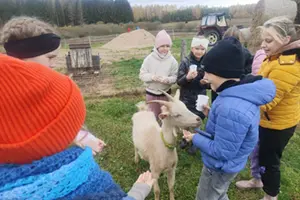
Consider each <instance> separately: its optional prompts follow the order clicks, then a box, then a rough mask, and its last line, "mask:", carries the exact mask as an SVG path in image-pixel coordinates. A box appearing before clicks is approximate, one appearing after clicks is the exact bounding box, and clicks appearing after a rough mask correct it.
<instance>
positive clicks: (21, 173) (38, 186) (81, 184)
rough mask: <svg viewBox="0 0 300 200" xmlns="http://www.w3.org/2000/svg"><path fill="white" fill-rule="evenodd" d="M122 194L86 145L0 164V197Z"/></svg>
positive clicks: (108, 199) (116, 199) (110, 197)
mask: <svg viewBox="0 0 300 200" xmlns="http://www.w3.org/2000/svg"><path fill="white" fill-rule="evenodd" d="M126 196H127V195H126V193H125V192H123V191H122V189H121V188H120V187H119V186H118V185H117V184H116V183H115V182H114V180H113V179H112V177H111V175H110V174H109V173H108V172H106V171H103V170H101V169H100V167H99V166H98V165H97V163H96V162H95V161H94V159H93V156H92V150H91V149H90V148H86V149H85V150H83V149H81V148H79V147H72V148H69V149H67V150H65V151H63V152H60V153H58V154H55V155H53V156H49V157H45V158H43V159H41V160H38V161H35V162H33V163H32V164H25V165H0V199H7V200H9V199H22V200H23V199H43V200H48V199H49V200H50V199H105V200H120V199H123V197H126Z"/></svg>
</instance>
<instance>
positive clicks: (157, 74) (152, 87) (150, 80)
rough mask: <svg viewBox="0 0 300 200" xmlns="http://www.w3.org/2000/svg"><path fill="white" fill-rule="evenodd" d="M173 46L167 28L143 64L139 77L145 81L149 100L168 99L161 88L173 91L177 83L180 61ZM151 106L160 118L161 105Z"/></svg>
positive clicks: (159, 34)
mask: <svg viewBox="0 0 300 200" xmlns="http://www.w3.org/2000/svg"><path fill="white" fill-rule="evenodd" d="M171 46H172V40H171V37H170V36H169V34H168V33H167V32H166V31H165V30H162V31H160V32H159V33H158V34H157V36H156V38H155V48H154V49H153V51H152V53H151V54H150V55H148V56H147V57H146V58H145V60H144V62H143V64H142V67H141V69H140V76H139V77H140V79H141V80H142V81H143V82H144V83H145V86H146V100H147V101H151V100H164V101H167V98H166V96H165V95H164V94H162V93H161V92H160V90H163V91H165V92H167V93H171V86H172V85H173V84H174V83H176V79H177V72H178V62H177V61H176V59H175V58H174V57H173V56H172V54H171V51H170V48H171ZM149 108H150V109H151V110H152V111H153V112H154V114H155V116H156V118H157V119H158V116H159V114H160V112H161V109H160V105H159V104H157V103H153V104H150V105H149Z"/></svg>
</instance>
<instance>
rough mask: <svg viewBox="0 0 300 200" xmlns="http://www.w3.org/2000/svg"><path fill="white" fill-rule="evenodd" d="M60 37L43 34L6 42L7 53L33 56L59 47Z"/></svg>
mask: <svg viewBox="0 0 300 200" xmlns="http://www.w3.org/2000/svg"><path fill="white" fill-rule="evenodd" d="M59 45H60V37H59V36H57V35H55V34H53V33H49V34H43V35H40V36H36V37H31V38H26V39H22V40H12V41H8V42H6V43H5V44H4V48H5V50H6V53H7V55H9V56H13V57H15V58H20V59H24V58H33V57H36V56H40V55H43V54H46V53H49V52H51V51H54V50H55V49H57V48H58V47H59Z"/></svg>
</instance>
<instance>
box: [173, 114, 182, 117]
mask: <svg viewBox="0 0 300 200" xmlns="http://www.w3.org/2000/svg"><path fill="white" fill-rule="evenodd" d="M180 116H181V114H175V115H173V117H180Z"/></svg>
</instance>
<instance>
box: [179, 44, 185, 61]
mask: <svg viewBox="0 0 300 200" xmlns="http://www.w3.org/2000/svg"><path fill="white" fill-rule="evenodd" d="M180 52H181V53H180V61H182V60H183V59H184V58H185V57H186V41H185V40H184V39H183V40H181V51H180Z"/></svg>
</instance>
